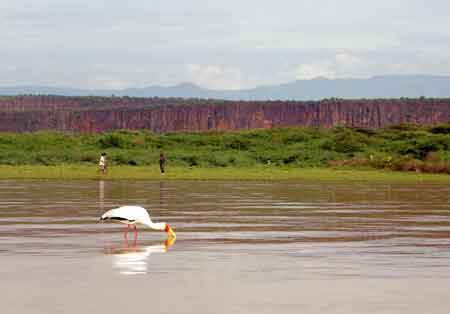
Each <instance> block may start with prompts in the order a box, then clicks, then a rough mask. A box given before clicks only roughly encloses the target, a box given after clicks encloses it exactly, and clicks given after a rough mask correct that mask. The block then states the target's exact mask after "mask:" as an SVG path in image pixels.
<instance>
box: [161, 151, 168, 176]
mask: <svg viewBox="0 0 450 314" xmlns="http://www.w3.org/2000/svg"><path fill="white" fill-rule="evenodd" d="M165 167H166V157H165V156H164V154H163V153H161V154H159V170H160V171H161V174H162V175H163V174H164V171H165Z"/></svg>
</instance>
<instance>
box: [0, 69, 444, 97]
mask: <svg viewBox="0 0 450 314" xmlns="http://www.w3.org/2000/svg"><path fill="white" fill-rule="evenodd" d="M0 95H3V96H14V95H60V96H112V95H114V96H117V97H121V96H129V97H176V98H204V99H222V100H255V101H256V100H259V101H264V100H299V101H301V100H303V101H305V100H320V99H324V98H345V99H358V98H369V99H370V98H401V97H409V98H418V97H431V98H448V97H450V76H434V75H386V76H374V77H371V78H368V79H354V78H348V79H327V78H322V77H318V78H315V79H310V80H296V81H293V82H290V83H286V84H280V85H268V86H260V87H256V88H251V89H242V90H212V89H207V88H202V87H200V86H197V85H194V84H191V83H182V84H178V85H174V86H169V87H163V86H149V87H143V88H126V89H77V88H66V87H49V86H32V85H31V86H9V87H0Z"/></svg>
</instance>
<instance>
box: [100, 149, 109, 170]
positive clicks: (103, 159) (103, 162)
mask: <svg viewBox="0 0 450 314" xmlns="http://www.w3.org/2000/svg"><path fill="white" fill-rule="evenodd" d="M98 165H99V167H100V171H101V173H103V174H106V170H107V168H108V165H107V162H106V153H102V154H101V156H100V161H99V162H98Z"/></svg>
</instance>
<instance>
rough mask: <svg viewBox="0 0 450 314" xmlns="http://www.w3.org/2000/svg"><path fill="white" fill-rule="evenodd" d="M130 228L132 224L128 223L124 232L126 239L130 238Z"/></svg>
mask: <svg viewBox="0 0 450 314" xmlns="http://www.w3.org/2000/svg"><path fill="white" fill-rule="evenodd" d="M128 229H130V225H127V227H126V228H125V231H124V232H123V235H124V237H125V239H128Z"/></svg>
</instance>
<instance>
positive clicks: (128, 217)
mask: <svg viewBox="0 0 450 314" xmlns="http://www.w3.org/2000/svg"><path fill="white" fill-rule="evenodd" d="M100 220H101V221H105V220H116V221H119V222H121V223H124V224H126V225H127V228H126V229H125V236H126V234H127V232H128V229H130V226H131V225H134V231H135V232H136V233H137V227H136V224H137V223H139V224H142V225H145V226H147V227H149V228H151V229H154V230H160V231H165V232H166V233H167V237H168V238H176V234H175V232H174V231H173V229H172V228H171V227H170V225H169V224H168V223H165V222H153V221H152V220H151V218H150V215H149V214H148V211H147V210H146V209H145V208H143V207H141V206H122V207H118V208H113V209H111V210H108V211H107V212H105V213H104V214H103V215H102V216H101V217H100Z"/></svg>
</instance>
